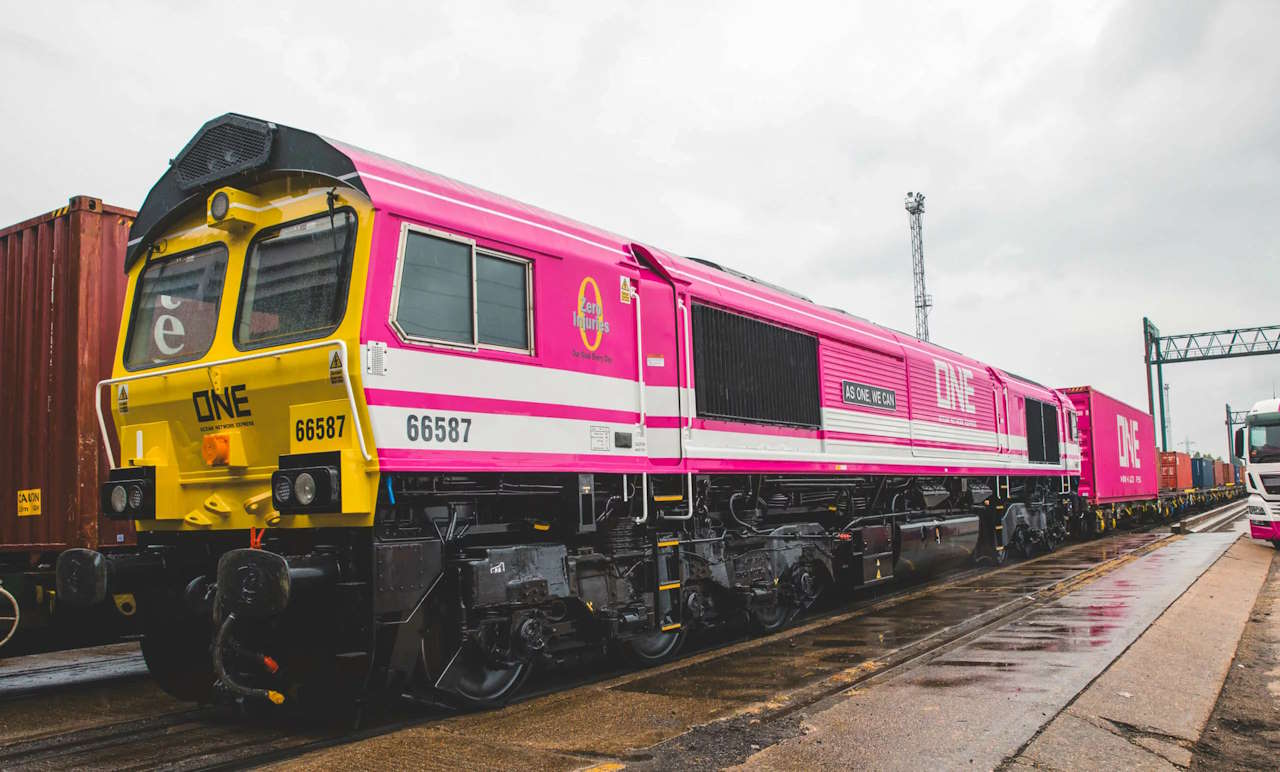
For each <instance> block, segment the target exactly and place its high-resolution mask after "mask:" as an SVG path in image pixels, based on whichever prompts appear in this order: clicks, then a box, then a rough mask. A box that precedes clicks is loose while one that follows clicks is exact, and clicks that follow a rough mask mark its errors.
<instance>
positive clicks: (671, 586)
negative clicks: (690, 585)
mask: <svg viewBox="0 0 1280 772" xmlns="http://www.w3.org/2000/svg"><path fill="white" fill-rule="evenodd" d="M678 589H680V583H679V582H668V583H667V584H660V585H658V592H666V591H667V590H678Z"/></svg>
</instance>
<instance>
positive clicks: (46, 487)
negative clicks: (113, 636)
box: [0, 196, 136, 562]
mask: <svg viewBox="0 0 1280 772" xmlns="http://www.w3.org/2000/svg"><path fill="white" fill-rule="evenodd" d="M135 214H136V213H135V212H133V211H131V210H128V209H122V208H120V207H115V206H110V205H106V204H103V203H102V201H101V200H99V199H96V198H90V197H87V196H76V197H74V198H72V199H71V200H70V201H69V203H68V205H67V206H65V207H62V208H61V209H56V210H54V211H52V212H49V213H47V214H44V215H42V216H40V217H35V218H32V219H30V220H26V221H25V222H21V223H18V224H16V225H13V226H11V227H8V228H5V229H3V230H0V384H4V399H3V400H0V447H2V448H4V451H3V452H0V553H3V554H8V555H10V556H11V557H10V558H8V560H9V561H10V562H12V561H13V560H21V559H31V558H34V557H35V556H36V555H37V554H39V553H52V552H56V551H59V550H62V549H66V548H68V547H96V546H111V545H117V544H128V543H132V542H133V540H134V534H133V530H132V524H131V523H128V522H116V521H111V520H108V519H106V518H103V517H101V516H100V510H101V507H100V505H99V500H98V492H99V484H100V480H105V479H106V471H107V461H106V454H105V453H104V452H103V449H102V442H101V440H100V434H99V431H98V423H97V413H96V411H95V407H94V399H95V386H96V385H97V383H98V381H100V380H102V379H104V378H109V377H110V376H111V364H112V359H113V358H114V356H115V348H116V335H117V332H118V330H119V326H120V312H121V306H122V305H123V298H124V289H125V276H124V272H123V271H124V268H123V266H124V254H125V245H126V243H127V241H128V238H129V237H128V234H129V226H130V224H131V223H132V221H133V218H134V216H135ZM32 492H37V493H36V495H35V496H33V495H32ZM37 502H38V503H37ZM37 509H38V512H39V514H34V513H35V512H36V511H37ZM20 511H21V514H20ZM22 553H25V555H22ZM20 555H21V557H20Z"/></svg>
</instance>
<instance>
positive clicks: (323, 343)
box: [93, 340, 373, 469]
mask: <svg viewBox="0 0 1280 772" xmlns="http://www.w3.org/2000/svg"><path fill="white" fill-rule="evenodd" d="M317 348H336V349H338V351H339V352H341V354H342V383H343V385H344V386H345V387H346V391H347V405H348V406H349V407H350V408H351V422H352V423H353V424H354V425H355V431H356V439H358V440H359V441H360V455H362V456H364V460H365V461H372V460H373V456H372V455H370V454H369V448H368V446H367V445H366V444H365V441H364V426H363V425H362V424H361V422H360V410H359V409H358V408H357V406H356V396H355V392H353V391H352V390H351V372H350V370H349V369H348V367H347V342H346V341H345V340H317V341H312V342H311V343H302V344H299V345H297V346H289V347H288V348H282V349H274V350H271V351H259V352H256V353H253V354H244V355H242V356H238V357H230V358H228V359H219V360H217V361H216V362H192V363H191V364H187V365H181V366H179V367H170V368H169V369H167V370H153V371H149V372H145V373H134V374H133V375H122V376H120V377H119V378H107V379H106V380H102V381H98V385H97V387H96V388H95V389H94V392H93V393H94V409H95V410H97V411H98V428H99V429H100V430H101V432H102V444H103V445H104V446H105V447H106V449H107V463H108V464H109V465H110V468H112V469H115V468H116V460H115V455H114V454H113V453H112V452H111V435H110V434H109V433H108V432H107V420H106V418H105V417H104V416H103V414H102V387H103V386H113V385H115V384H117V383H129V382H132V381H140V380H142V379H144V378H156V377H166V376H170V375H175V374H177V373H186V372H191V371H192V370H203V369H208V368H211V367H221V366H223V365H231V364H236V363H238V362H248V361H251V360H254V359H268V358H270V357H280V356H284V355H285V354H292V353H295V352H298V351H309V350H311V349H317Z"/></svg>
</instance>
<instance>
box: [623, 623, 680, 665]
mask: <svg viewBox="0 0 1280 772" xmlns="http://www.w3.org/2000/svg"><path fill="white" fill-rule="evenodd" d="M684 639H685V634H684V630H672V631H670V632H666V633H663V632H657V633H650V634H648V635H641V636H638V637H636V638H629V639H627V640H626V641H624V642H623V644H622V650H623V652H624V653H625V654H626V655H627V658H628V659H630V660H631V661H632V662H635V663H636V664H637V665H640V666H641V667H653V666H654V665H661V664H662V663H663V662H666V661H667V660H669V659H671V658H672V657H674V656H675V655H676V654H677V653H679V651H680V648H681V647H682V646H684Z"/></svg>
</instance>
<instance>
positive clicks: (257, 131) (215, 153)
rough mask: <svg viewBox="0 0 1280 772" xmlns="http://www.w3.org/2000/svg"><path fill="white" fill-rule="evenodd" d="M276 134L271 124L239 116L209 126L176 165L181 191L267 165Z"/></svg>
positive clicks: (174, 162) (185, 150)
mask: <svg viewBox="0 0 1280 772" xmlns="http://www.w3.org/2000/svg"><path fill="white" fill-rule="evenodd" d="M273 130H274V127H273V126H272V125H271V124H269V123H264V122H263V121H255V120H253V119H251V118H244V117H242V116H239V115H226V116H223V117H222V118H219V119H217V120H215V121H211V122H210V123H209V124H206V125H205V127H204V129H202V130H201V131H200V133H199V134H198V135H196V137H195V139H193V140H192V141H191V142H190V143H189V144H188V145H187V146H186V147H184V148H183V149H182V152H181V153H179V154H178V157H177V158H175V159H174V160H173V162H172V163H173V167H174V168H175V169H177V170H178V179H179V187H181V188H182V189H183V190H191V189H192V188H196V187H199V186H200V185H203V184H204V183H206V182H212V181H214V180H218V179H222V178H223V177H230V176H231V175H233V174H236V173H238V172H242V171H245V170H247V169H252V168H254V167H257V166H261V165H262V164H264V163H266V162H267V158H268V157H269V156H270V155H271V137H272V134H273V133H274V132H273Z"/></svg>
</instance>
